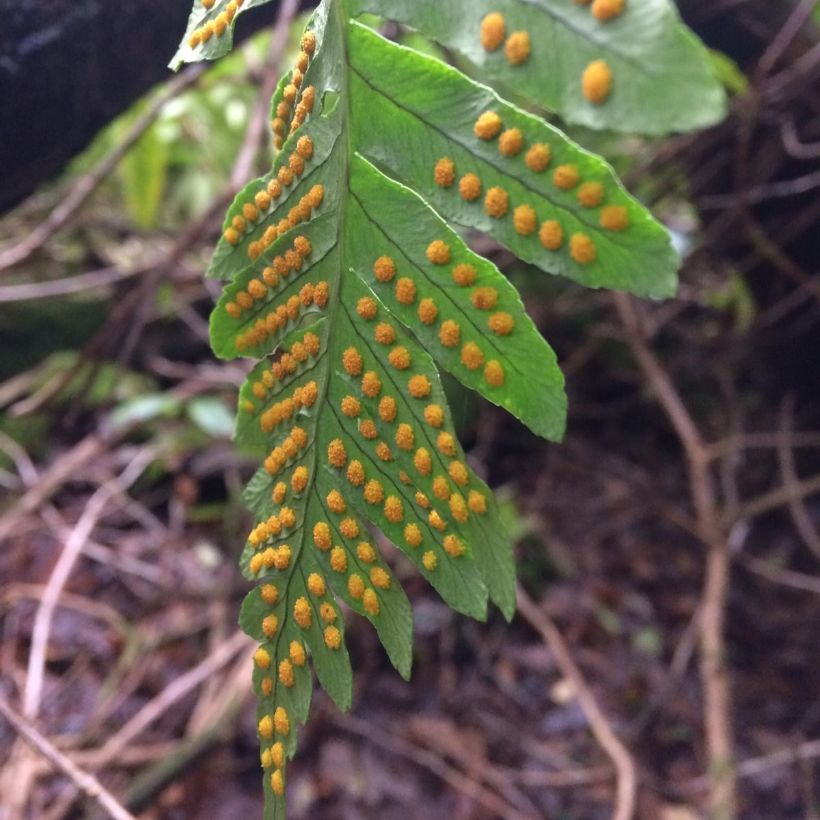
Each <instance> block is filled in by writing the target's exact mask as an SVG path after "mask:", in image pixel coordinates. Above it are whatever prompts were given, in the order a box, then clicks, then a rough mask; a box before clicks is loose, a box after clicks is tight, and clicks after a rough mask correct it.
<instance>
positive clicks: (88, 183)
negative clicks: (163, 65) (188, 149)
mask: <svg viewBox="0 0 820 820" xmlns="http://www.w3.org/2000/svg"><path fill="white" fill-rule="evenodd" d="M204 71H205V66H204V65H196V66H192V67H190V68H187V69H185V71H183V72H182V73H180V74H179V76H178V77H175V78H174V79H173V80H171V82H169V83H168V84H167V85H166V87H165V88H164V89H163V91H162V93H161V94H159V95H158V96H157V97H156V98H155V99H154V101H153V102H152V103H151V104H150V105H149V106H148V108H147V109H146V111H145V113H144V114H143V115H142V116H141V117H139V118H138V119H137V121H136V122H135V123H134V124H133V125H132V126H131V130H130V131H129V132H128V133H127V134H126V136H125V138H124V139H123V140H122V142H120V143H119V144H118V145H117V146H116V147H115V148H114V149H113V150H112V151H111V152H110V153H109V154H108V155H107V156H106V157H105V158H104V159H103V161H102V162H101V163H100V164H99V165H98V166H97V167H96V168H95V169H94V170H93V171H91V173H89V174H86V175H85V176H83V177H80V179H79V180H78V181H77V182H76V183H75V185H74V187H73V188H72V189H71V191H69V193H68V194H67V195H66V196H65V197H64V198H63V200H62V202H61V203H60V204H59V205H58V206H57V207H56V208H55V209H54V210H53V211H52V212H51V213H50V214H49V216H48V218H47V219H45V220H44V221H43V222H42V223H40V225H38V226H37V227H36V228H35V229H34V230H33V231H32V232H31V233H30V234H29V235H28V236H26V238H25V239H23V240H22V242H19V243H18V244H16V245H14V246H13V247H11V248H9V249H8V250H6V251H4V252H3V253H0V271H3V270H5V269H6V268H10V267H12V266H13V265H19V264H20V263H21V262H25V261H26V259H28V258H29V257H30V256H31V255H32V254H33V253H34V252H35V251H36V250H38V249H39V248H41V247H42V246H43V245H44V244H45V243H46V242H47V241H48V240H49V239H50V238H51V237H52V236H54V234H55V233H57V232H58V231H59V230H61V229H62V228H63V227H65V225H67V224H68V222H69V221H70V220H71V219H72V217H73V216H74V215H75V214H76V213H77V211H78V210H79V209H80V208H81V207H82V206H83V205H84V204H85V202H86V201H87V200H88V198H89V197H90V196H91V194H93V193H94V191H96V190H97V188H98V187H99V186H100V185H101V184H102V182H103V181H104V180H105V179H106V177H107V176H108V175H109V174H110V173H111V171H113V170H114V168H116V167H117V165H118V164H119V162H120V160H122V158H123V157H124V156H125V155H126V154H127V153H128V152H129V151H130V150H131V148H132V147H133V146H134V145H135V144H136V143H137V141H138V140H139V139H140V137H141V136H142V135H143V134H144V133H145V132H146V131H147V130H148V129H149V128H150V127H151V126H152V125H153V123H154V120H156V118H157V116H158V114H159V113H160V111H162V109H163V107H164V106H165V105H166V104H167V103H168V102H169V101H170V100H172V99H174V97H177V96H178V95H179V94H181V93H182V92H183V91H185V89H186V88H189V87H190V86H192V85H193V84H194V83H195V82H196V81H197V80H198V79H199V78H200V76H201V75H202V74H203V72H204Z"/></svg>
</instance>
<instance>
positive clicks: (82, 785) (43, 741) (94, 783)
mask: <svg viewBox="0 0 820 820" xmlns="http://www.w3.org/2000/svg"><path fill="white" fill-rule="evenodd" d="M0 713H2V715H3V717H4V718H5V719H6V720H7V721H8V722H9V724H10V725H11V726H12V727H13V728H14V730H15V731H16V732H17V733H18V734H19V735H20V736H21V737H22V738H24V739H25V740H26V742H27V743H29V744H30V745H31V746H32V747H33V748H35V749H36V750H37V751H38V752H39V753H40V754H41V755H43V757H45V758H46V759H47V760H48V761H49V762H50V763H51V764H52V765H53V766H54V767H55V768H56V769H58V770H59V771H61V772H62V773H63V774H64V775H65V776H66V777H68V778H69V779H70V780H71V781H72V782H73V783H74V785H75V786H76V787H77V788H78V789H79V790H80V791H81V792H82V793H83V794H84V795H85V796H86V797H88V798H90V799H91V800H94V801H95V802H96V803H98V804H99V805H100V806H101V807H102V808H103V809H105V811H106V812H108V815H109V816H110V817H113V818H114V820H136V818H135V817H134V815H133V814H131V813H130V812H129V811H127V810H126V809H124V808H123V807H122V806H121V805H120V803H119V802H117V799H116V798H115V797H114V795H112V794H111V792H109V791H108V790H107V789H106V788H105V787H104V786H103V785H102V784H101V783H100V781H99V780H97V778H96V777H94V775H93V774H89V773H88V772H86V771H83V770H82V769H81V768H80V767H79V766H77V765H76V764H75V763H74V762H73V761H72V760H71V759H70V758H68V757H66V756H65V755H64V754H63V753H62V752H61V751H60V750H59V749H57V748H56V747H55V746H54V745H53V744H52V743H51V742H49V740H48V739H47V738H45V737H44V736H43V735H41V734H40V733H39V732H38V731H37V730H36V729H35V728H34V727H33V726H32V725H31V724H30V723H29V722H28V721H27V720H26V719H25V718H23V717H21V716H20V715H18V714H17V713H16V712H15V711H14V709H12V708H11V706H10V705H9V704H8V703H7V702H6V700H5V699H4V698H3V697H1V696H0Z"/></svg>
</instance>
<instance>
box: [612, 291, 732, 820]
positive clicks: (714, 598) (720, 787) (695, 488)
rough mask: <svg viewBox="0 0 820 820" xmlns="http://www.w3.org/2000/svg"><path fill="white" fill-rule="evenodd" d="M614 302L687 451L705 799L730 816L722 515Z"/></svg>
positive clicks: (675, 410)
mask: <svg viewBox="0 0 820 820" xmlns="http://www.w3.org/2000/svg"><path fill="white" fill-rule="evenodd" d="M614 301H615V306H616V308H617V310H618V314H619V316H620V318H621V323H622V324H623V326H624V329H625V330H626V333H627V341H628V343H629V347H630V349H631V350H632V354H633V356H634V357H635V359H636V361H637V362H638V365H639V366H640V368H641V370H642V371H643V373H644V375H645V376H646V378H647V380H648V381H649V383H650V385H651V386H652V388H653V390H654V392H655V395H656V397H657V399H658V401H659V402H660V404H661V407H662V408H663V410H664V411H665V413H666V415H667V417H668V418H669V421H670V422H671V424H672V427H673V428H674V429H675V432H676V433H677V436H678V438H679V440H680V442H681V445H682V446H683V449H684V452H685V453H686V460H687V469H688V473H689V492H690V495H691V497H692V503H693V504H694V507H695V513H696V516H697V524H698V531H699V533H700V537H701V538H702V540H703V542H704V543H705V544H706V546H707V547H708V551H707V553H706V566H705V570H704V579H703V591H702V593H701V601H700V605H699V612H700V618H699V626H700V642H699V650H700V679H701V685H702V687H703V698H704V732H705V735H706V748H707V753H708V757H709V776H710V778H711V783H712V788H711V790H710V794H709V799H710V804H711V810H712V814H713V817H714V818H715V820H731V819H732V818H734V817H735V816H736V811H737V809H736V793H737V778H736V776H735V771H734V731H733V725H732V705H731V683H730V680H729V670H728V668H727V662H726V638H725V630H726V607H727V604H728V598H729V579H730V574H731V551H730V548H729V543H728V537H727V530H726V529H724V527H723V526H722V518H723V516H722V515H721V512H720V510H719V508H718V504H717V491H716V488H715V482H714V478H713V476H712V474H711V471H710V459H709V454H708V447H707V445H706V444H705V443H704V440H703V438H702V436H701V434H700V431H699V429H698V427H697V425H696V424H695V421H694V419H693V418H692V416H691V414H690V413H689V410H688V409H687V407H686V405H685V404H684V402H683V399H682V398H681V396H680V394H679V393H678V390H677V387H676V386H675V384H674V382H673V381H672V379H671V378H670V377H669V375H668V373H667V372H666V370H665V369H664V367H663V365H662V364H661V362H660V360H659V359H658V358H657V357H656V356H655V354H654V353H653V352H652V351H651V350H650V348H649V346H648V344H647V343H646V337H645V333H644V330H643V327H642V325H641V322H640V319H639V316H638V313H637V311H636V309H635V305H634V302H633V301H632V300H631V298H630V297H628V296H626V295H624V294H615V296H614Z"/></svg>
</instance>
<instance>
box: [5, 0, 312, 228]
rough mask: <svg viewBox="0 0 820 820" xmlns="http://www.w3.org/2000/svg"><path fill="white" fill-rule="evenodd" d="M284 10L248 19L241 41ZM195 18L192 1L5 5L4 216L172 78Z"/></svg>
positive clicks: (49, 0)
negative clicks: (179, 47) (142, 98)
mask: <svg viewBox="0 0 820 820" xmlns="http://www.w3.org/2000/svg"><path fill="white" fill-rule="evenodd" d="M277 5H278V4H277V3H271V4H269V5H266V6H263V7H262V8H259V9H256V10H253V11H250V12H249V13H247V14H243V15H242V16H241V17H240V19H239V21H238V26H237V34H238V36H239V37H240V38H241V37H243V36H247V35H248V34H250V33H252V32H253V31H254V30H256V29H258V28H260V27H261V26H263V25H267V24H269V23H270V22H271V20H273V18H274V16H275V13H276V7H277ZM302 5H303V6H304V7H305V8H307V7H310V6H313V5H315V3H313V2H309V0H304V2H303V3H302ZM190 10H191V0H131V2H127V1H126V0H0V20H2V25H0V212H2V211H4V210H7V209H8V208H11V207H12V206H14V205H16V204H17V203H18V202H20V201H21V200H22V199H24V198H25V197H26V196H28V195H29V194H30V193H31V192H32V191H34V190H35V189H36V188H37V187H38V186H39V185H40V184H42V183H43V182H45V181H47V180H48V179H50V178H51V177H53V176H54V175H55V174H56V173H58V172H59V171H60V170H61V169H62V168H63V167H64V166H65V164H66V163H67V162H68V161H69V160H70V159H71V158H72V157H73V156H75V155H76V154H77V153H78V152H80V151H81V150H82V149H83V148H84V147H85V146H86V145H88V143H89V142H90V141H91V139H92V138H93V137H94V135H95V134H96V133H97V132H98V131H99V130H100V129H101V128H102V127H103V126H105V125H106V124H107V123H109V122H110V121H111V120H112V119H113V118H114V117H116V116H117V114H120V113H121V112H122V111H124V110H125V109H126V108H127V107H128V106H129V105H130V104H131V103H132V102H134V100H136V99H137V98H138V97H140V96H141V95H142V94H144V93H145V92H146V91H147V90H148V89H149V88H151V86H153V85H155V84H156V83H158V82H161V81H162V80H164V79H166V78H167V77H168V76H169V75H170V73H171V72H170V71H169V70H168V68H167V65H168V61H169V60H170V59H171V56H172V55H173V53H174V50H175V49H176V46H177V43H178V41H179V39H180V37H181V36H182V33H183V32H184V30H185V24H186V22H187V20H188V14H189V13H190Z"/></svg>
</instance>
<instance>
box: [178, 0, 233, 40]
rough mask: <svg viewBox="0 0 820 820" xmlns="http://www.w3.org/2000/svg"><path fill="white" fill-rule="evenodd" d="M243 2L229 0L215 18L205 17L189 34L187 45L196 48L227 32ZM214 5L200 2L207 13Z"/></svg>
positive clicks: (209, 1)
mask: <svg viewBox="0 0 820 820" xmlns="http://www.w3.org/2000/svg"><path fill="white" fill-rule="evenodd" d="M244 2H245V0H230V2H229V3H228V4H227V5H226V6H225V8H224V9H223V10H222V11H221V12H219V14H217V15H216V16H213V17H212V16H210V15H207V16H206V19H205V21H204V22H203V23H201V25H199V26H198V27H197V28H195V29H194V30H193V31H192V32H191V36H190V37H189V38H188V45H189V46H190V47H191V48H196V47H197V46H199V45H202V44H203V43H207V42H208V40H210V39H211V37H221V36H222V35H223V34H224V33H225V32H226V31H227V30H228V26H230V24H231V23H232V22H233V18H234V17H236V13H237V12H238V11H239V9H241V8H242V5H243V4H244ZM215 4H216V0H202V6H203V7H204V9H205V10H206V11H207V12H210V11H211V9H213V7H214V5H215Z"/></svg>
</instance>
